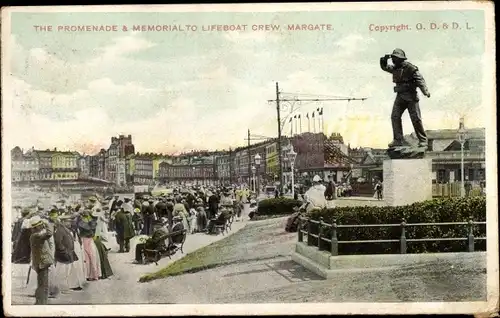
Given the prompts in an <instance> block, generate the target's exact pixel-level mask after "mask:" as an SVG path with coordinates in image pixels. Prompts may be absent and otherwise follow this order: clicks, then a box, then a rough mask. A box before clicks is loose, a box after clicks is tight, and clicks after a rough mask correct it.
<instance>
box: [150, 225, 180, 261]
mask: <svg viewBox="0 0 500 318" xmlns="http://www.w3.org/2000/svg"><path fill="white" fill-rule="evenodd" d="M181 235H182V236H181ZM178 236H180V237H181V238H180V240H177V241H176V242H174V241H172V237H178ZM186 236H187V229H183V230H180V231H176V232H172V233H169V234H167V235H165V240H168V244H167V245H166V248H163V249H144V250H143V251H142V263H143V264H146V263H151V262H154V263H155V264H156V265H158V262H159V261H160V260H161V259H162V257H164V256H168V258H170V259H171V258H172V255H174V254H175V253H176V252H177V251H178V250H180V251H181V253H184V250H183V247H184V243H185V242H186Z"/></svg>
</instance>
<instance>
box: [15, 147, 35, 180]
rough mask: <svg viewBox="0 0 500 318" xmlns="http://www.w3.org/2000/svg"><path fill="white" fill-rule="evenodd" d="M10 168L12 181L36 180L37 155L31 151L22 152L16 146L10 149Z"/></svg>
mask: <svg viewBox="0 0 500 318" xmlns="http://www.w3.org/2000/svg"><path fill="white" fill-rule="evenodd" d="M11 169H12V170H11V181H12V182H13V183H17V182H24V181H35V180H38V178H39V175H38V173H39V159H38V156H37V155H36V153H34V152H32V151H28V152H26V153H23V150H22V149H21V148H19V147H17V146H16V147H14V148H13V149H12V150H11Z"/></svg>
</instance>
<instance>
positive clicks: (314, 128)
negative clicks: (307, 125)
mask: <svg viewBox="0 0 500 318" xmlns="http://www.w3.org/2000/svg"><path fill="white" fill-rule="evenodd" d="M312 119H313V132H314V133H316V118H314V112H313V114H312Z"/></svg>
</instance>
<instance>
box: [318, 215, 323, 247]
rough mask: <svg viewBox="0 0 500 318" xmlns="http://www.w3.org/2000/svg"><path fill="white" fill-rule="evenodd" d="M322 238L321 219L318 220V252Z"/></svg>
mask: <svg viewBox="0 0 500 318" xmlns="http://www.w3.org/2000/svg"><path fill="white" fill-rule="evenodd" d="M322 236H323V217H320V218H319V231H318V250H320V251H321V241H323V240H322V239H321V237H322Z"/></svg>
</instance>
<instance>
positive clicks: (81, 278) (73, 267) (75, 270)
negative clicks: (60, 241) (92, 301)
mask: <svg viewBox="0 0 500 318" xmlns="http://www.w3.org/2000/svg"><path fill="white" fill-rule="evenodd" d="M65 225H66V227H67V228H68V229H70V228H71V226H72V222H70V221H69V220H65ZM73 240H74V242H75V245H74V251H75V254H76V256H77V257H78V260H77V261H75V262H73V263H71V264H70V265H69V268H68V277H69V279H68V285H69V288H70V289H72V290H81V289H83V287H85V285H86V283H87V281H86V279H85V259H84V257H85V255H84V253H83V248H82V245H81V244H80V242H79V241H78V240H77V238H76V237H75V236H73Z"/></svg>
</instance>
